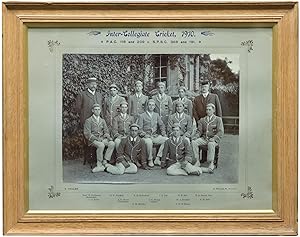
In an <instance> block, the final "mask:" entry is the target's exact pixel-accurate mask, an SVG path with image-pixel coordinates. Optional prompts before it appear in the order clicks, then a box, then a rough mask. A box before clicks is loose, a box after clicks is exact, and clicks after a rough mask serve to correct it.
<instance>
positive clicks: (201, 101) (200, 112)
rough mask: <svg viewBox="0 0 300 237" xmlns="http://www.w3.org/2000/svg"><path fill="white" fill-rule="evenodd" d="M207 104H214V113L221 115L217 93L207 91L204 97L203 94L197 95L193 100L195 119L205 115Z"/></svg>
mask: <svg viewBox="0 0 300 237" xmlns="http://www.w3.org/2000/svg"><path fill="white" fill-rule="evenodd" d="M207 104H214V105H215V106H216V111H215V114H216V115H217V116H219V117H222V108H221V104H220V100H219V97H218V95H217V94H213V93H208V95H207V97H206V98H204V97H203V95H198V96H196V97H195V99H194V101H193V116H194V118H195V119H196V121H198V120H200V119H201V118H203V117H205V116H206V105H207Z"/></svg>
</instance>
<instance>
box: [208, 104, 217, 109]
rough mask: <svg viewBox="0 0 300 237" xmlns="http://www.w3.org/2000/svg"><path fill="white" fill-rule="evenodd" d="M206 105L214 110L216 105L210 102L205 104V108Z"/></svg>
mask: <svg viewBox="0 0 300 237" xmlns="http://www.w3.org/2000/svg"><path fill="white" fill-rule="evenodd" d="M207 107H212V108H213V109H214V110H216V106H215V105H214V104H212V103H209V104H207V105H206V108H207Z"/></svg>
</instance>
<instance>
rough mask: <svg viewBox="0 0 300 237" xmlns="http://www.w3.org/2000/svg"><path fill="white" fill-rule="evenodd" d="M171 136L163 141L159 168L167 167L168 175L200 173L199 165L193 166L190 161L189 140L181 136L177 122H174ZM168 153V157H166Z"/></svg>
mask: <svg viewBox="0 0 300 237" xmlns="http://www.w3.org/2000/svg"><path fill="white" fill-rule="evenodd" d="M172 128H173V132H172V135H171V137H170V138H169V139H168V140H167V141H166V142H165V146H164V150H163V156H162V159H161V168H166V167H167V174H168V175H185V176H186V175H200V174H202V170H201V168H200V167H197V166H194V165H192V164H191V162H192V152H191V149H190V145H189V142H188V141H187V139H185V138H184V137H183V136H181V133H182V132H181V127H180V124H179V123H174V124H173V126H172ZM167 155H169V159H166V158H167Z"/></svg>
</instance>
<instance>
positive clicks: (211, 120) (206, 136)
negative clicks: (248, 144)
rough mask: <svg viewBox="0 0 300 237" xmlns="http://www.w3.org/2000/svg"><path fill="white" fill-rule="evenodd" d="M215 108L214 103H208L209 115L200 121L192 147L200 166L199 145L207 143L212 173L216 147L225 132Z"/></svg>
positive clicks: (208, 159)
mask: <svg viewBox="0 0 300 237" xmlns="http://www.w3.org/2000/svg"><path fill="white" fill-rule="evenodd" d="M215 108H216V107H215V105H214V104H207V105H206V114H207V116H206V117H204V118H201V119H200V120H199V121H198V130H197V132H196V134H195V137H194V138H193V140H192V147H193V151H194V156H195V158H196V161H197V163H196V165H197V166H200V159H199V146H201V145H207V147H208V151H207V161H208V162H209V166H208V170H209V172H211V173H212V172H213V170H214V168H215V166H214V157H215V147H216V146H217V145H218V144H219V142H220V140H221V138H222V136H223V134H224V127H223V122H222V118H221V117H218V116H216V115H214V112H215ZM202 170H203V168H202Z"/></svg>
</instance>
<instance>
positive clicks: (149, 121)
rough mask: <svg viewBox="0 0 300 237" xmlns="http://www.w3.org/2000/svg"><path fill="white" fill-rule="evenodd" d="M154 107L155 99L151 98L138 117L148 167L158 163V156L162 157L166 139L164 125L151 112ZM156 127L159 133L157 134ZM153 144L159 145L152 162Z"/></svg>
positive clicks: (159, 118)
mask: <svg viewBox="0 0 300 237" xmlns="http://www.w3.org/2000/svg"><path fill="white" fill-rule="evenodd" d="M154 108H155V101H154V100H153V99H150V100H148V104H147V111H146V112H144V113H142V114H141V115H140V116H139V119H138V125H139V127H140V129H141V133H140V136H141V137H143V139H144V141H145V143H146V150H147V157H148V165H149V166H150V167H153V166H154V164H156V165H160V158H161V157H162V151H163V149H164V142H165V141H166V140H167V139H168V138H167V137H166V131H165V125H164V123H163V121H162V120H161V117H160V116H159V114H158V113H155V112H153V111H154ZM158 128H159V130H160V134H161V135H160V134H158ZM153 144H158V145H160V147H159V150H158V152H157V155H156V158H155V161H154V164H153V157H152V148H153Z"/></svg>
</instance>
